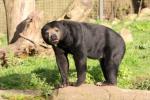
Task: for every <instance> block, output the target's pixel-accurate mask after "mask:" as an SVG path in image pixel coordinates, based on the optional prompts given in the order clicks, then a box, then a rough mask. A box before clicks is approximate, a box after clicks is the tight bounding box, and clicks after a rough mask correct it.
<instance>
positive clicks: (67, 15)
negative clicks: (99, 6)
mask: <svg viewBox="0 0 150 100" xmlns="http://www.w3.org/2000/svg"><path fill="white" fill-rule="evenodd" d="M92 7H93V0H73V2H72V3H71V5H70V6H69V7H68V8H67V10H66V11H65V12H64V13H63V15H62V16H61V17H60V18H59V19H58V20H63V19H68V20H73V21H85V20H86V18H87V17H88V15H89V14H90V12H91V10H92Z"/></svg>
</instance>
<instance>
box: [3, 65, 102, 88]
mask: <svg viewBox="0 0 150 100" xmlns="http://www.w3.org/2000/svg"><path fill="white" fill-rule="evenodd" d="M55 68H56V69H49V68H38V69H36V70H34V71H32V72H30V73H27V74H16V73H15V74H10V75H7V76H3V77H0V89H37V87H38V85H40V84H41V83H42V82H45V83H48V84H49V85H50V86H54V85H56V84H59V83H60V82H61V77H60V74H59V70H58V69H57V67H55ZM71 73H76V70H75V69H70V70H69V75H70V74H71ZM87 73H88V74H90V75H91V76H92V79H94V80H95V82H97V81H102V80H103V74H102V72H101V70H100V67H99V66H90V68H89V69H88V71H87ZM73 77H74V78H75V77H76V75H74V76H73ZM39 80H40V81H39ZM38 82H39V83H38ZM40 82H41V83H40Z"/></svg>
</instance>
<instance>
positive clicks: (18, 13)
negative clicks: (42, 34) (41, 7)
mask: <svg viewBox="0 0 150 100" xmlns="http://www.w3.org/2000/svg"><path fill="white" fill-rule="evenodd" d="M3 1H4V6H5V10H6V20H7V38H8V43H9V44H11V43H14V42H15V38H16V37H14V34H19V31H21V28H22V27H23V26H21V27H20V29H19V31H18V30H17V31H16V28H17V26H18V25H19V24H20V23H21V22H22V21H23V20H25V19H26V18H27V16H28V15H29V14H30V13H31V12H33V11H34V10H35V0H3Z"/></svg>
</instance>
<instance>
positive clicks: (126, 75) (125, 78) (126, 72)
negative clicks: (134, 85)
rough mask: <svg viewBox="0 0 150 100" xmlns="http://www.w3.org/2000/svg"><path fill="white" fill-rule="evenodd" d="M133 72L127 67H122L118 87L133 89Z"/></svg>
mask: <svg viewBox="0 0 150 100" xmlns="http://www.w3.org/2000/svg"><path fill="white" fill-rule="evenodd" d="M132 75H133V73H132V71H131V70H130V69H129V68H128V67H127V66H123V65H122V66H121V68H120V70H119V74H118V76H119V77H118V86H119V87H123V88H130V87H131V79H132Z"/></svg>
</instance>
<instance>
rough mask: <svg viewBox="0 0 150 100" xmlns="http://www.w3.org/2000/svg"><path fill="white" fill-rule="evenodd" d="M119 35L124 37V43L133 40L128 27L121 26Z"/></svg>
mask: <svg viewBox="0 0 150 100" xmlns="http://www.w3.org/2000/svg"><path fill="white" fill-rule="evenodd" d="M120 35H121V36H122V38H123V39H124V41H125V42H126V43H129V42H132V41H133V36H132V33H131V31H130V30H129V29H126V28H122V29H121V31H120Z"/></svg>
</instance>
